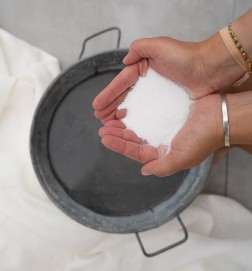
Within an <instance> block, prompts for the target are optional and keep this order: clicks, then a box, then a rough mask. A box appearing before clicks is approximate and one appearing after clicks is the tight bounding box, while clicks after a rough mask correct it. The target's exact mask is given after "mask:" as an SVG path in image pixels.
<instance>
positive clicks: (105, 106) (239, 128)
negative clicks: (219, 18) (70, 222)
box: [93, 10, 252, 177]
mask: <svg viewBox="0 0 252 271" xmlns="http://www.w3.org/2000/svg"><path fill="white" fill-rule="evenodd" d="M249 22H250V25H251V23H252V11H251V10H250V11H249V12H248V13H246V14H245V15H244V16H242V17H241V18H239V19H238V20H237V21H235V22H233V23H232V25H233V30H234V31H235V33H236V32H237V33H239V37H238V38H239V41H241V43H244V44H245V43H249V44H251V45H252V40H248V39H249V38H248V36H251V35H244V32H246V27H244V25H245V24H246V26H247V27H248V26H249V24H248V23H249ZM247 31H248V28H247ZM250 39H251V37H250ZM245 50H246V51H247V52H248V55H249V56H250V55H252V46H246V48H245ZM124 64H125V65H126V67H125V68H124V69H123V70H122V72H121V73H120V74H119V75H118V76H117V77H115V79H114V80H113V81H112V82H111V83H110V84H109V85H108V86H107V87H106V88H105V89H104V90H103V91H102V92H101V93H100V94H99V95H98V96H97V97H96V98H95V100H94V102H93V107H94V109H95V116H96V117H97V118H98V119H101V121H102V122H103V124H104V127H102V128H101V129H100V131H99V135H100V136H101V142H102V144H103V145H104V146H106V147H107V148H109V149H111V150H113V151H115V152H118V153H121V154H123V155H125V156H127V157H130V158H131V159H134V160H136V161H138V162H140V163H142V164H143V167H142V170H141V171H142V174H143V175H150V174H154V175H157V176H161V177H162V176H168V175H171V174H174V173H176V172H178V171H180V170H182V169H186V168H191V167H193V166H196V165H198V164H199V163H200V162H202V161H203V160H204V159H205V158H206V157H208V156H209V155H210V154H211V153H213V152H214V151H216V150H217V149H220V148H222V147H223V144H224V134H223V125H222V113H221V96H220V94H219V93H220V92H221V91H222V89H224V88H227V87H228V86H230V85H232V84H233V83H234V82H236V81H237V80H238V79H240V78H241V77H242V76H243V74H244V72H243V70H242V69H241V68H240V66H239V65H237V63H236V62H235V60H234V59H233V57H232V56H231V55H230V53H229V52H228V50H227V49H226V47H225V45H224V43H223V41H222V39H221V37H220V35H219V33H216V34H214V35H213V36H212V37H210V38H209V39H207V40H205V41H203V42H198V43H195V42H182V41H177V40H174V39H171V38H169V37H160V38H151V39H141V40H138V41H135V42H133V44H132V45H131V46H130V49H129V52H128V55H127V56H126V57H125V59H124ZM149 66H151V67H152V68H153V69H154V70H156V71H157V72H159V73H160V74H162V75H163V76H165V77H167V78H169V79H171V80H173V81H175V82H176V83H178V84H180V85H182V86H183V87H185V88H186V90H187V91H188V93H189V94H190V97H191V99H193V100H195V102H194V103H193V107H192V108H191V112H190V116H189V118H188V120H187V121H186V123H185V125H184V126H183V127H182V128H181V130H180V131H179V132H178V134H177V135H176V136H175V138H174V139H173V141H172V143H171V148H170V150H169V152H168V153H166V152H165V151H164V150H162V147H161V148H158V149H156V148H154V147H151V146H149V145H148V144H146V142H142V141H141V139H139V138H138V137H137V136H136V135H135V134H134V133H133V132H132V131H129V130H127V129H126V127H125V126H124V125H123V123H122V122H121V121H120V120H121V119H122V118H123V117H124V116H125V114H126V112H125V111H124V110H120V111H118V110H117V106H118V105H119V104H120V103H121V102H122V101H123V99H124V98H125V96H126V95H127V93H128V91H129V89H130V88H131V87H132V86H133V85H134V84H135V82H136V81H137V80H138V78H139V76H142V75H144V74H145V73H146V71H147V69H148V67H149ZM226 99H227V105H228V114H229V125H230V133H231V143H232V145H235V146H236V145H241V144H242V147H243V149H246V150H248V151H251V149H252V148H251V144H252V121H251V119H252V118H251V117H248V116H252V91H248V92H244V93H236V94H232V95H231V94H228V95H227V96H226Z"/></svg>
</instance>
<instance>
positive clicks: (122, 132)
mask: <svg viewBox="0 0 252 271" xmlns="http://www.w3.org/2000/svg"><path fill="white" fill-rule="evenodd" d="M106 135H111V136H115V137H119V138H122V139H125V140H127V141H131V142H136V143H139V144H143V143H144V141H143V140H142V139H141V138H139V137H138V136H137V135H136V134H135V133H134V132H133V131H131V130H128V129H122V128H116V127H102V128H100V130H99V136H100V137H104V136H106Z"/></svg>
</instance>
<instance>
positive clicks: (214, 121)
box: [99, 94, 223, 177]
mask: <svg viewBox="0 0 252 271" xmlns="http://www.w3.org/2000/svg"><path fill="white" fill-rule="evenodd" d="M99 135H100V136H101V137H102V143H103V145H104V146H106V147H107V148H109V149H111V150H112V151H115V152H118V153H121V154H122V155H125V156H127V157H129V158H131V159H134V160H136V161H138V162H140V163H142V164H143V167H142V169H141V171H142V174H143V175H149V174H153V175H156V176H160V177H162V176H169V175H172V174H175V173H176V172H178V171H181V170H183V169H187V168H191V167H194V166H197V165H198V164H199V163H201V162H202V161H204V160H205V159H206V158H207V157H208V156H209V155H210V154H211V153H212V152H214V151H215V150H216V149H218V148H220V147H222V146H223V127H222V116H221V97H220V95H218V94H213V95H209V96H206V97H204V98H202V99H200V100H197V101H195V102H194V103H193V105H192V108H191V112H190V115H189V117H188V120H187V121H186V123H185V124H184V126H183V127H182V128H181V130H180V131H179V132H178V133H177V135H176V136H175V137H174V139H173V140H172V142H171V146H170V150H169V152H168V153H164V152H163V151H162V148H159V149H157V148H154V147H152V146H150V145H148V144H146V142H144V141H143V140H141V139H140V138H138V137H137V136H136V135H135V134H134V133H133V132H132V131H130V130H128V129H126V127H125V125H124V124H123V123H122V122H121V121H120V120H115V119H113V120H110V121H107V122H106V123H105V126H104V127H102V128H101V129H100V131H99Z"/></svg>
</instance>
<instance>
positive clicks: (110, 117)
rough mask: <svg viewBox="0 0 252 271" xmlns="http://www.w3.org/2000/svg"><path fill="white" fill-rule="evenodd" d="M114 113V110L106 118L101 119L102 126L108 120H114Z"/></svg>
mask: <svg viewBox="0 0 252 271" xmlns="http://www.w3.org/2000/svg"><path fill="white" fill-rule="evenodd" d="M116 111H117V110H114V111H112V112H111V113H110V114H109V115H108V116H106V117H105V118H103V119H101V122H102V123H103V125H104V124H105V123H106V122H107V121H109V120H116V119H117V118H116Z"/></svg>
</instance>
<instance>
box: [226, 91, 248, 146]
mask: <svg viewBox="0 0 252 271" xmlns="http://www.w3.org/2000/svg"><path fill="white" fill-rule="evenodd" d="M226 100H227V108H228V118H229V129H230V141H231V145H235V144H252V91H247V92H242V93H236V94H228V95H226Z"/></svg>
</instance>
